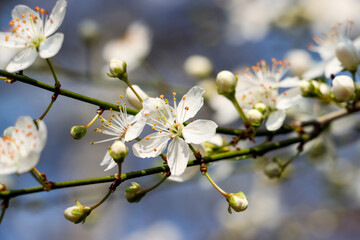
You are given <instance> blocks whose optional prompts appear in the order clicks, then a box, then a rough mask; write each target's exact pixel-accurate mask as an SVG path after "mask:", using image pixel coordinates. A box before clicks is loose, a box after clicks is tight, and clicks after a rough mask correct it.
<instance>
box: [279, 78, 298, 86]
mask: <svg viewBox="0 0 360 240" xmlns="http://www.w3.org/2000/svg"><path fill="white" fill-rule="evenodd" d="M299 84H300V80H299V78H298V77H288V78H285V79H284V80H282V81H280V83H279V87H281V88H290V87H297V86H299Z"/></svg>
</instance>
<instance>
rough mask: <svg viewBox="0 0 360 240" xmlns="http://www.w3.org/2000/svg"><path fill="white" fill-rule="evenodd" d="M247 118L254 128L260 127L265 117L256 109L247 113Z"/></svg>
mask: <svg viewBox="0 0 360 240" xmlns="http://www.w3.org/2000/svg"><path fill="white" fill-rule="evenodd" d="M246 118H247V120H248V121H249V123H250V124H251V125H253V126H254V127H259V126H260V125H261V122H262V120H263V115H262V113H261V112H259V111H258V110H256V109H250V110H249V111H247V113H246Z"/></svg>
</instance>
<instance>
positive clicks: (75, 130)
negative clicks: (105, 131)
mask: <svg viewBox="0 0 360 240" xmlns="http://www.w3.org/2000/svg"><path fill="white" fill-rule="evenodd" d="M86 131H87V128H86V127H85V126H73V127H72V128H71V129H70V134H71V136H72V137H73V138H74V139H76V140H79V139H81V138H82V137H84V136H85V134H86Z"/></svg>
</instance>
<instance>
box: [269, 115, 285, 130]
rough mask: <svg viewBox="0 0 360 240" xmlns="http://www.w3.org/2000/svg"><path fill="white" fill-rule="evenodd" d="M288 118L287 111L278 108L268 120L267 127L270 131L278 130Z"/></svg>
mask: <svg viewBox="0 0 360 240" xmlns="http://www.w3.org/2000/svg"><path fill="white" fill-rule="evenodd" d="M285 118H286V113H285V111H284V110H277V111H275V112H272V113H271V114H270V116H269V118H268V120H267V121H266V124H265V125H266V129H267V130H269V131H275V130H278V129H279V128H280V127H281V126H282V124H283V123H284V121H285Z"/></svg>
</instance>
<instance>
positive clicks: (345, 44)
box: [335, 39, 360, 71]
mask: <svg viewBox="0 0 360 240" xmlns="http://www.w3.org/2000/svg"><path fill="white" fill-rule="evenodd" d="M335 52H336V57H337V58H338V59H339V61H340V62H341V64H342V65H343V67H344V68H345V69H346V70H349V71H355V70H356V69H357V67H358V66H359V62H360V58H359V53H358V51H357V49H356V47H355V46H354V44H353V43H352V41H351V40H349V39H344V40H343V41H341V42H339V43H338V44H337V45H336V48H335Z"/></svg>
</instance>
